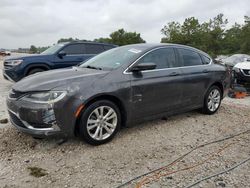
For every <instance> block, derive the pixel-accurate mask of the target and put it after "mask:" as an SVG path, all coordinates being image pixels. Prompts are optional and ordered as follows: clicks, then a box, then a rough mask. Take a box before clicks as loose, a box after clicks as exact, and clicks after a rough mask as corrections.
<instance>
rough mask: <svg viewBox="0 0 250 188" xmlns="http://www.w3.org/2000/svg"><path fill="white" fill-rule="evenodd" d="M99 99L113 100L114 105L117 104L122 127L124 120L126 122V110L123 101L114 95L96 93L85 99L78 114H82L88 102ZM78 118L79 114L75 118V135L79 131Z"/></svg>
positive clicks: (124, 123)
mask: <svg viewBox="0 0 250 188" xmlns="http://www.w3.org/2000/svg"><path fill="white" fill-rule="evenodd" d="M100 100H108V101H111V102H113V103H114V104H115V105H117V107H118V108H119V110H120V113H121V126H122V127H124V126H125V125H126V122H127V110H126V108H125V105H124V104H123V102H122V101H121V100H120V99H119V98H118V97H116V96H114V95H110V94H101V95H97V96H94V97H92V98H90V99H89V100H87V101H86V103H84V108H83V109H82V110H81V112H80V114H82V113H83V111H84V109H86V108H87V107H88V106H89V105H90V104H92V103H94V102H96V101H100ZM80 118H81V115H80V116H79V117H78V118H77V119H76V124H75V130H74V132H75V135H77V134H78V131H79V121H80Z"/></svg>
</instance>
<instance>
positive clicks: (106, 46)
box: [104, 45, 114, 50]
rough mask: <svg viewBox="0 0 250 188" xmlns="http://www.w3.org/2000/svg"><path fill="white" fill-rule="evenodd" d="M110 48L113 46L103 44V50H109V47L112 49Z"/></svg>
mask: <svg viewBox="0 0 250 188" xmlns="http://www.w3.org/2000/svg"><path fill="white" fill-rule="evenodd" d="M112 48H114V47H113V46H109V45H104V49H105V50H110V49H112Z"/></svg>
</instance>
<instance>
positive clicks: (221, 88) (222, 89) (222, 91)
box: [208, 82, 224, 96]
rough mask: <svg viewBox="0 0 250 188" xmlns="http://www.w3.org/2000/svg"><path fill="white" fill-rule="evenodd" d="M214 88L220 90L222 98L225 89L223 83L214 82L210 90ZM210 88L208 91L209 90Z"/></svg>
mask: <svg viewBox="0 0 250 188" xmlns="http://www.w3.org/2000/svg"><path fill="white" fill-rule="evenodd" d="M212 86H217V87H219V88H220V90H221V94H222V96H224V87H223V84H222V83H221V82H214V83H213V84H212V85H211V86H210V87H209V88H211V87H212ZM209 88H208V89H209Z"/></svg>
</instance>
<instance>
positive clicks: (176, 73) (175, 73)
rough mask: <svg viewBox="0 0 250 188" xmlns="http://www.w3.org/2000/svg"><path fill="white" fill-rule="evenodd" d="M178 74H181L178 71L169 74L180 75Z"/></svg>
mask: <svg viewBox="0 0 250 188" xmlns="http://www.w3.org/2000/svg"><path fill="white" fill-rule="evenodd" d="M178 75H179V73H178V72H172V73H170V74H169V76H178Z"/></svg>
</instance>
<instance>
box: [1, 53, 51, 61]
mask: <svg viewBox="0 0 250 188" xmlns="http://www.w3.org/2000/svg"><path fill="white" fill-rule="evenodd" d="M48 56H50V55H43V54H33V55H26V56H17V57H12V58H7V59H6V60H5V61H11V60H19V59H21V60H33V59H36V60H37V59H44V58H48Z"/></svg>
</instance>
